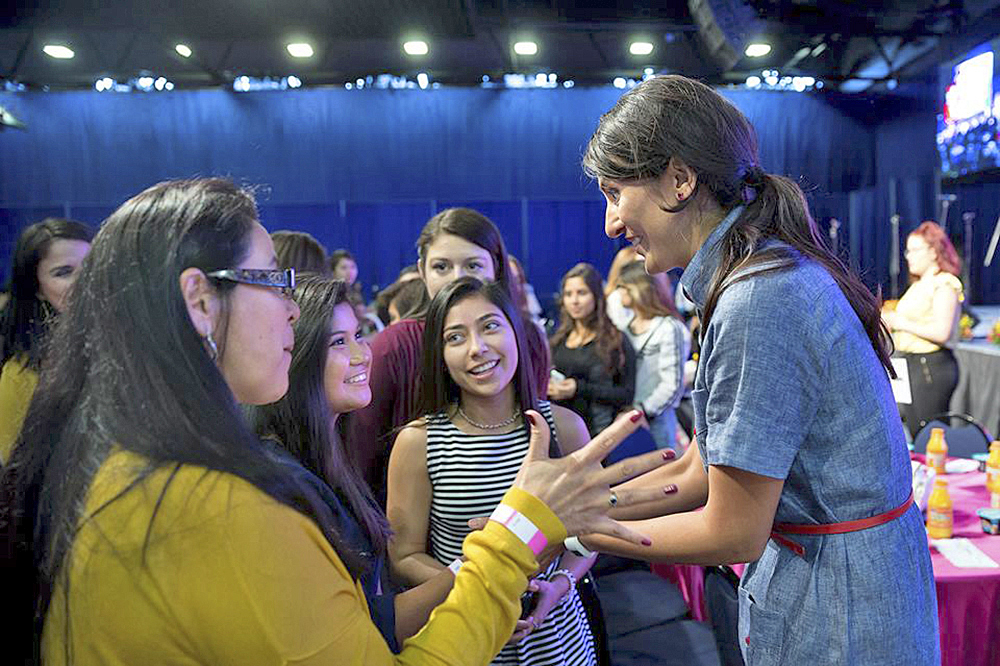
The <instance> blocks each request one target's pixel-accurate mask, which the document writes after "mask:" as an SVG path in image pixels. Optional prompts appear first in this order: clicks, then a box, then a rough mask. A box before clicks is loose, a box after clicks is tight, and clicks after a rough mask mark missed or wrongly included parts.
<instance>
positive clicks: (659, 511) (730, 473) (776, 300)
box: [584, 76, 940, 666]
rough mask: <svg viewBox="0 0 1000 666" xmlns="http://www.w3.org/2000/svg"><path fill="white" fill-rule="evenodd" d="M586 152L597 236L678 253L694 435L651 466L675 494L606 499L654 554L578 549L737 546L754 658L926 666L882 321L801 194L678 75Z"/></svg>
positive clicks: (930, 656) (927, 608)
mask: <svg viewBox="0 0 1000 666" xmlns="http://www.w3.org/2000/svg"><path fill="white" fill-rule="evenodd" d="M584 166H585V168H586V169H587V170H588V172H590V173H591V174H592V175H593V176H595V177H597V179H598V181H599V185H600V186H601V189H602V191H603V192H604V194H605V197H606V199H607V212H606V217H605V230H606V232H607V234H608V235H609V236H611V237H616V236H618V235H621V234H623V233H624V234H625V236H626V238H627V239H628V240H630V241H632V242H633V244H634V245H635V246H636V250H637V252H638V254H639V255H641V256H642V257H643V258H644V260H645V267H646V270H647V272H649V273H659V272H663V271H666V270H669V269H670V268H673V267H675V266H680V267H683V268H684V274H683V277H682V280H681V283H682V285H683V287H684V290H685V293H686V295H687V296H688V297H689V298H690V300H692V301H693V302H694V303H695V304H696V306H697V308H698V311H699V315H700V316H701V321H702V337H701V355H700V358H699V364H698V371H697V374H696V377H695V385H694V391H693V400H694V408H695V422H696V423H695V424H696V428H697V443H698V446H692V447H690V448H689V449H688V451H687V452H686V453H685V455H684V456H683V457H682V458H681V459H680V460H679V461H678V462H677V463H675V464H674V465H671V466H669V467H667V468H664V469H662V470H660V472H658V473H657V475H655V476H656V479H657V483H661V484H663V485H667V484H677V485H678V486H679V488H680V491H679V492H678V493H677V494H675V495H673V496H671V497H669V498H665V499H663V500H661V501H658V502H653V503H650V504H649V505H647V506H645V507H641V508H637V507H630V508H629V509H625V510H622V509H619V512H618V517H620V518H631V519H636V520H639V521H640V522H637V523H634V524H633V525H634V527H636V528H637V529H639V530H640V531H642V532H643V533H645V534H648V535H650V536H651V537H652V538H653V547H652V556H651V555H650V550H649V549H647V550H646V551H645V552H640V551H639V550H638V549H636V548H631V547H629V546H627V545H626V544H623V543H621V542H618V541H615V540H614V539H610V538H604V537H587V538H586V539H585V540H584V545H585V546H586V547H588V548H594V549H598V550H602V551H610V552H615V553H619V554H623V555H629V556H632V557H641V558H645V559H653V560H657V561H664V562H677V563H694V564H721V563H737V562H749V563H750V565H749V566H748V567H747V569H746V571H745V573H744V575H743V579H742V581H741V585H740V589H739V605H740V619H739V634H738V635H739V642H740V647H741V649H742V651H743V656H744V659H745V661H746V663H747V664H749V665H751V666H760V665H765V664H795V665H800V664H851V665H854V664H865V665H866V666H869V665H873V664H906V665H908V666H909V665H913V664H921V665H922V664H928V665H930V664H937V663H939V662H940V654H939V639H938V629H937V608H936V598H935V593H934V578H933V571H932V569H931V563H930V554H929V551H928V547H927V539H926V534H925V532H924V529H923V525H922V521H921V516H920V511H919V509H918V508H917V507H915V506H913V505H912V501H911V497H912V496H911V492H910V488H911V478H910V461H909V457H908V455H907V450H906V446H905V442H904V437H903V431H902V425H901V423H900V419H899V414H898V412H897V410H896V406H895V403H894V400H893V397H892V393H891V391H890V388H889V383H888V377H887V369H888V368H890V363H889V354H890V351H891V344H890V342H889V339H888V333H887V331H886V330H885V328H884V326H883V325H882V324H881V321H880V319H879V303H878V300H877V299H876V298H875V297H874V296H873V295H872V294H871V292H869V291H868V290H867V289H866V288H865V287H864V285H863V284H861V282H860V281H859V280H858V279H857V278H856V277H855V276H853V275H852V274H850V272H849V271H848V269H847V268H846V267H845V266H844V264H843V263H842V262H841V261H840V260H839V259H838V258H837V257H836V256H835V255H834V254H832V253H831V252H830V251H829V250H828V249H827V248H826V247H825V246H824V245H823V243H822V241H821V240H820V239H821V234H820V233H819V232H818V231H817V228H816V225H815V223H814V222H813V221H812V218H811V217H810V215H809V211H808V207H807V205H806V202H805V198H804V196H803V194H802V192H801V190H800V189H799V188H798V186H797V185H796V184H795V183H794V182H793V181H791V180H789V179H787V178H782V177H779V176H774V175H769V174H767V173H766V172H764V171H763V170H762V169H761V168H760V166H759V165H758V157H757V145H756V136H755V133H754V130H753V127H752V126H751V125H750V123H749V122H748V121H747V120H746V118H745V117H744V116H743V115H742V114H741V113H740V112H739V111H738V110H737V109H736V108H735V107H734V106H732V105H731V104H730V103H729V102H727V101H726V100H724V99H723V98H722V97H721V96H720V95H718V94H717V93H716V92H714V91H713V90H711V89H710V88H708V87H707V86H705V85H703V84H701V83H698V82H696V81H693V80H690V79H686V78H684V77H681V76H663V77H655V78H652V79H649V80H647V81H645V82H644V83H642V84H640V85H639V86H637V87H636V88H634V89H633V90H632V91H630V92H629V93H627V94H626V95H624V96H623V97H622V98H621V100H620V101H619V102H618V103H617V104H616V105H615V107H614V108H613V109H612V110H611V111H610V112H608V113H607V114H605V115H604V116H603V117H602V118H601V122H600V125H599V127H598V129H597V131H596V132H595V134H594V136H593V138H592V139H591V141H590V144H589V146H588V149H587V153H586V156H585V158H584ZM648 482H649V480H648V479H647V480H644V481H642V482H639V483H638V484H637V485H645V484H646V483H648ZM612 504H614V502H613V501H612ZM698 507H704V508H703V510H702V511H698V512H694V511H692V509H695V508H698ZM665 514H669V515H665ZM810 531H811V532H812V533H811V534H804V533H803V532H810Z"/></svg>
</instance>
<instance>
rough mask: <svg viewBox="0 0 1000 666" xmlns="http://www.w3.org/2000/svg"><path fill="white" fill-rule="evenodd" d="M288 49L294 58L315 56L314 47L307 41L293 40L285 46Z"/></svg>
mask: <svg viewBox="0 0 1000 666" xmlns="http://www.w3.org/2000/svg"><path fill="white" fill-rule="evenodd" d="M285 48H286V49H288V55H290V56H292V57H293V58H312V57H313V47H312V45H310V44H307V43H306V42H292V43H291V44H289V45H288V46H286V47H285Z"/></svg>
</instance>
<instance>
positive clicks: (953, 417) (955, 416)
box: [913, 412, 993, 458]
mask: <svg viewBox="0 0 1000 666" xmlns="http://www.w3.org/2000/svg"><path fill="white" fill-rule="evenodd" d="M951 424H955V425H951ZM933 428H941V429H942V430H944V438H945V441H947V442H948V455H949V456H951V457H953V458H971V457H972V455H973V454H975V453H988V452H989V450H990V442H992V441H993V437H991V436H990V433H989V432H988V431H987V430H986V428H984V427H983V426H982V425H981V424H980V423H978V422H977V421H976V420H975V419H974V418H972V417H971V416H969V415H968V414H959V413H958V412H946V413H944V414H937V415H936V416H933V417H931V418H930V419H929V420H927V421H921V422H920V430H918V431H917V435H916V437H914V438H913V451H914V453H926V451H927V441H928V440H929V439H930V437H931V430H932V429H933Z"/></svg>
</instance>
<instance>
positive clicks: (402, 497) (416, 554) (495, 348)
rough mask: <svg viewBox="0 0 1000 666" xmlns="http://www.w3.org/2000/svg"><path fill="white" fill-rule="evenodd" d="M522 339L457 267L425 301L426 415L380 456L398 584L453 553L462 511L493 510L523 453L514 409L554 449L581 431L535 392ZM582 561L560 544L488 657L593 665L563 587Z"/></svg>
mask: <svg viewBox="0 0 1000 666" xmlns="http://www.w3.org/2000/svg"><path fill="white" fill-rule="evenodd" d="M529 325H531V324H529ZM526 349H527V342H526V339H525V334H524V324H523V322H522V317H521V313H520V312H519V311H518V309H517V307H516V306H515V305H514V304H513V302H512V301H511V299H510V297H509V295H508V293H507V290H505V289H503V287H501V286H500V285H499V284H497V283H492V284H484V283H482V282H480V281H479V280H477V279H475V278H470V277H463V278H460V279H459V280H457V281H455V282H452V283H450V284H449V285H447V286H445V287H444V288H443V289H441V290H440V291H439V292H438V294H437V296H436V297H435V298H434V300H433V301H432V302H431V305H430V308H429V310H428V314H427V329H426V331H425V337H424V347H423V351H424V353H423V359H424V367H423V374H422V376H423V386H422V390H421V405H422V407H423V412H424V414H426V416H425V417H423V418H422V419H420V420H418V421H416V422H414V423H411V424H410V425H409V426H408V427H406V428H404V429H403V430H402V431H401V432H400V434H399V436H398V437H397V438H396V443H395V445H394V447H393V452H392V456H391V458H390V462H389V495H388V514H389V521H390V523H391V525H392V528H393V538H392V541H391V543H390V548H389V553H390V557H391V559H392V563H393V567H394V569H395V571H396V572H397V573H398V574H399V575H400V576H401V577H402V578H403V579H404V580H406V581H407V582H409V583H411V584H417V583H422V582H424V581H427V580H429V579H431V578H432V577H434V576H436V575H438V574H439V573H440V572H441V571H442V570H443V569H444V568H445V567H446V566H447V564H448V562H450V561H452V560H453V559H455V558H456V557H461V555H462V541H463V539H464V538H465V537H466V536H467V535H468V534H469V532H470V528H469V525H468V521H469V520H470V519H473V518H479V517H481V516H487V515H489V514H490V513H491V512H492V511H493V510H494V509H495V508H496V506H497V504H498V503H499V502H500V500H501V497H502V495H503V492H504V489H505V488H506V487H507V486H508V485H509V484H510V483H511V482H512V481H513V480H514V478H515V476H516V474H517V470H518V468H519V467H520V465H521V462H522V461H523V460H524V457H525V454H526V452H527V446H528V424H527V420H526V417H525V413H526V412H528V411H529V410H537V412H538V413H539V414H541V416H542V417H543V418H544V420H545V424H544V425H543V427H545V426H547V427H548V428H549V429H550V431H551V433H552V436H553V443H554V444H555V445H556V446H557V450H558V451H560V452H561V453H567V454H568V453H571V452H572V451H575V450H576V449H577V448H578V447H579V446H580V445H581V444H583V443H584V442H585V441H586V440H587V439H588V436H587V431H586V429H585V427H584V425H583V421H582V420H581V419H580V418H579V417H578V416H576V415H575V414H573V413H572V412H570V411H569V410H566V409H563V408H561V407H557V406H551V405H549V403H547V402H545V401H539V400H538V399H537V397H536V396H537V392H536V386H535V384H534V380H533V375H534V372H533V368H532V366H531V361H530V359H529V358H528V356H527V355H526V354H525V351H526ZM558 447H561V448H558ZM428 544H429V548H428ZM593 563H594V558H593V557H580V556H578V555H575V554H572V553H564V554H563V555H562V556H561V557H560V558H557V559H556V560H554V561H553V562H552V563H551V564H550V565H549V566H548V567H547V568H546V569H545V570H544V571H542V572H541V574H540V575H539V576H538V577H537V578H535V579H534V581H533V583H532V586H531V587H529V589H533V590H534V591H536V592H537V600H536V602H535V603H534V606H533V608H532V611H531V613H530V614H527V615H525V616H524V617H522V618H521V620H519V621H518V624H517V626H516V629H515V631H514V634H513V636H511V637H509V638H510V641H509V642H508V645H507V646H506V647H505V648H504V649H503V651H501V652H500V654H499V655H498V656H497V658H496V659H495V660H494V662H493V663H494V664H510V665H516V664H533V665H536V666H550V665H551V666H556V665H558V666H562V665H567V666H568V665H571V664H579V665H586V666H594V665H595V664H596V663H597V655H596V652H595V649H594V637H593V634H592V633H591V629H590V626H589V624H588V621H587V616H586V613H585V611H584V608H583V604H582V601H581V599H580V595H579V593H578V592H577V590H576V589H575V582H576V581H577V580H580V579H582V578H583V577H584V576H585V575H586V573H587V572H588V571H589V570H590V567H591V565H593Z"/></svg>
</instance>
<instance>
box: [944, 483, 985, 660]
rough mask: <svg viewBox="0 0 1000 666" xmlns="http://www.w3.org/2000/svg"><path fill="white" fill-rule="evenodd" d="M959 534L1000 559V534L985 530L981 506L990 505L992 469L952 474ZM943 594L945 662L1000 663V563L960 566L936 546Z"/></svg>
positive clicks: (952, 498) (950, 487) (951, 486)
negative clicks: (992, 566)
mask: <svg viewBox="0 0 1000 666" xmlns="http://www.w3.org/2000/svg"><path fill="white" fill-rule="evenodd" d="M946 478H947V479H948V493H949V495H951V503H952V507H953V510H954V516H955V518H954V525H955V526H954V530H953V535H952V536H954V537H965V538H968V539H969V540H970V541H971V542H972V543H973V544H974V545H975V546H976V547H977V548H979V550H981V551H983V552H984V553H986V554H987V555H989V556H990V558H992V559H993V561H995V562H997V563H998V564H1000V535H998V536H993V535H989V534H986V533H985V532H983V529H982V527H980V523H979V516H977V515H976V509H980V508H982V507H984V506H989V493H987V492H986V474H984V473H982V472H970V473H967V474H948V475H946ZM931 563H932V564H933V565H934V582H935V584H936V585H935V586H936V587H937V596H938V622H939V624H940V630H941V663H942V666H997V665H998V664H1000V567H998V568H995V569H959V568H958V567H956V566H954V565H953V564H952V563H951V562H949V561H948V560H947V559H946V558H945V557H944V555H942V554H940V553H939V552H937V550H935V549H933V548H932V549H931Z"/></svg>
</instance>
